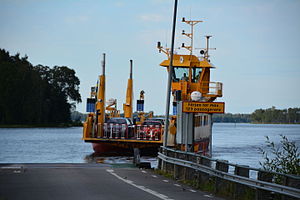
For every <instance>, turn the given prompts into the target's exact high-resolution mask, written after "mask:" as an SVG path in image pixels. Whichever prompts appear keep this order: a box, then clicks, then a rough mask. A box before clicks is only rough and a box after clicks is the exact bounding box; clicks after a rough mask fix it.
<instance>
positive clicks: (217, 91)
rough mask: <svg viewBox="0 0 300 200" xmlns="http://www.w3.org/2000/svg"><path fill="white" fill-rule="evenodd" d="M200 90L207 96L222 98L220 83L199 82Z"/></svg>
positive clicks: (221, 85)
mask: <svg viewBox="0 0 300 200" xmlns="http://www.w3.org/2000/svg"><path fill="white" fill-rule="evenodd" d="M201 89H202V90H203V91H206V92H205V93H206V95H207V96H222V95H223V84H222V83H220V82H208V81H202V82H201Z"/></svg>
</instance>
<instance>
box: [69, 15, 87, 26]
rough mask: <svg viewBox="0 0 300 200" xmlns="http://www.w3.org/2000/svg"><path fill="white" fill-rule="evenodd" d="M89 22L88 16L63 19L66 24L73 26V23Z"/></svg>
mask: <svg viewBox="0 0 300 200" xmlns="http://www.w3.org/2000/svg"><path fill="white" fill-rule="evenodd" d="M88 20H89V17H88V16H84V15H81V16H68V17H66V18H65V22H66V23H68V24H74V23H84V22H87V21H88Z"/></svg>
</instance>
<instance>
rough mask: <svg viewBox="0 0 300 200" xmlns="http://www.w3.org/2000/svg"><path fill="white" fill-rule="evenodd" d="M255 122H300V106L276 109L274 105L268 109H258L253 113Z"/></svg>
mask: <svg viewBox="0 0 300 200" xmlns="http://www.w3.org/2000/svg"><path fill="white" fill-rule="evenodd" d="M251 120H252V122H253V123H263V124H267V123H285V124H299V123H300V108H288V109H282V110H280V109H276V108H275V107H274V106H273V107H271V108H268V109H257V110H255V111H254V112H253V113H252V114H251Z"/></svg>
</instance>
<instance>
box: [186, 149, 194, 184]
mask: <svg viewBox="0 0 300 200" xmlns="http://www.w3.org/2000/svg"><path fill="white" fill-rule="evenodd" d="M186 160H187V161H190V162H193V163H196V157H195V155H192V154H186ZM195 172H196V171H195V170H194V169H192V168H189V167H187V168H186V170H185V179H186V180H188V181H190V183H191V184H192V185H193V186H196V182H195V180H197V175H196V174H195Z"/></svg>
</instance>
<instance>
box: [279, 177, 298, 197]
mask: <svg viewBox="0 0 300 200" xmlns="http://www.w3.org/2000/svg"><path fill="white" fill-rule="evenodd" d="M282 179H283V185H285V186H288V187H293V188H297V189H300V181H299V176H298V177H297V176H295V177H292V176H283V177H282ZM281 199H282V200H295V199H296V198H292V197H288V196H282V198H281Z"/></svg>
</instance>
